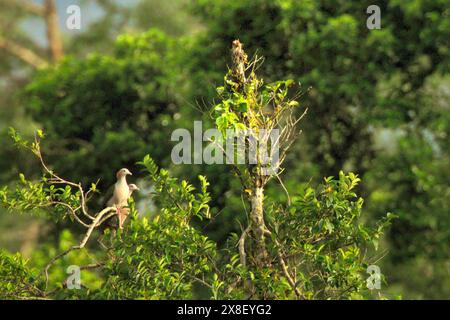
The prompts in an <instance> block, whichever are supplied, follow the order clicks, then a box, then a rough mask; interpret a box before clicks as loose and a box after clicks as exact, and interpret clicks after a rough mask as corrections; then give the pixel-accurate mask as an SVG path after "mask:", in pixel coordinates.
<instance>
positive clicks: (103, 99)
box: [24, 30, 176, 188]
mask: <svg viewBox="0 0 450 320" xmlns="http://www.w3.org/2000/svg"><path fill="white" fill-rule="evenodd" d="M175 51H176V47H175V44H174V43H173V41H171V40H170V39H169V38H167V37H166V36H165V35H164V34H162V33H161V32H158V31H155V30H152V31H149V32H147V33H145V34H143V35H141V36H136V37H134V36H122V37H120V38H119V39H118V40H117V43H116V44H115V51H114V54H113V55H98V54H96V55H91V56H89V57H88V58H86V59H81V60H78V59H74V58H70V57H68V58H66V59H65V60H64V61H63V62H62V63H61V64H60V65H57V66H55V67H52V68H48V69H45V70H42V71H41V72H39V73H38V74H37V75H36V76H35V77H34V80H33V82H32V83H30V84H29V85H28V87H27V89H26V91H25V93H24V97H25V99H26V102H25V104H26V105H27V107H28V111H29V112H30V113H31V115H32V116H33V118H34V119H35V120H36V121H39V122H40V123H41V124H42V125H43V126H44V127H45V128H46V132H47V133H48V135H49V137H50V138H49V139H48V148H47V149H46V150H44V153H47V152H48V154H49V157H50V159H51V162H52V163H53V164H54V166H55V168H56V169H57V171H59V172H60V173H61V174H62V175H65V176H67V177H68V178H69V179H74V178H76V177H80V176H81V177H84V176H89V177H91V179H92V180H96V179H98V178H102V181H101V184H100V187H101V188H106V187H107V186H109V185H111V184H112V182H113V181H112V180H110V179H111V178H109V177H110V176H111V175H110V174H109V172H106V171H105V170H104V167H102V166H101V165H98V164H101V163H106V162H107V163H109V166H110V167H111V168H117V169H118V168H121V167H123V166H128V167H130V168H134V163H135V162H136V161H137V159H141V158H142V157H144V155H145V154H146V153H148V152H151V153H152V154H153V155H154V157H155V158H156V159H158V160H159V161H160V160H161V159H162V158H164V156H163V155H164V153H163V148H161V147H160V144H159V143H158V141H160V140H162V139H165V138H166V134H165V133H167V132H169V131H168V130H170V123H171V121H172V120H173V119H172V115H173V114H174V112H175V111H176V109H175V105H174V102H173V98H172V96H173V95H171V94H170V92H171V88H172V86H173V85H174V84H173V83H171V82H170V80H168V77H170V74H172V73H174V72H176V68H174V67H173V65H172V64H171V62H170V61H171V58H170V56H171V54H172V53H173V52H175ZM55 93H56V94H55ZM51 150H58V152H57V154H54V153H52V152H51Z"/></svg>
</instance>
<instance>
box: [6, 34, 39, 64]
mask: <svg viewBox="0 0 450 320" xmlns="http://www.w3.org/2000/svg"><path fill="white" fill-rule="evenodd" d="M0 48H2V49H4V50H6V51H8V52H9V53H10V54H12V55H13V56H16V57H17V58H19V59H20V60H22V61H24V62H25V63H27V64H29V65H30V66H32V67H33V68H36V69H39V68H43V67H45V66H47V61H45V60H44V59H43V58H41V57H40V56H38V55H37V54H36V53H34V52H33V51H31V50H30V49H27V48H25V47H22V46H21V45H20V44H18V43H15V42H14V41H12V40H8V39H5V38H3V37H1V36H0Z"/></svg>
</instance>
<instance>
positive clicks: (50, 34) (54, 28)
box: [44, 0, 63, 62]
mask: <svg viewBox="0 0 450 320" xmlns="http://www.w3.org/2000/svg"><path fill="white" fill-rule="evenodd" d="M44 16H45V23H46V24H47V39H48V45H49V49H50V56H51V59H52V61H53V62H57V61H59V60H60V59H61V58H62V57H63V46H62V41H61V32H60V30H59V24H58V14H57V12H56V6H55V1H54V0H45V14H44Z"/></svg>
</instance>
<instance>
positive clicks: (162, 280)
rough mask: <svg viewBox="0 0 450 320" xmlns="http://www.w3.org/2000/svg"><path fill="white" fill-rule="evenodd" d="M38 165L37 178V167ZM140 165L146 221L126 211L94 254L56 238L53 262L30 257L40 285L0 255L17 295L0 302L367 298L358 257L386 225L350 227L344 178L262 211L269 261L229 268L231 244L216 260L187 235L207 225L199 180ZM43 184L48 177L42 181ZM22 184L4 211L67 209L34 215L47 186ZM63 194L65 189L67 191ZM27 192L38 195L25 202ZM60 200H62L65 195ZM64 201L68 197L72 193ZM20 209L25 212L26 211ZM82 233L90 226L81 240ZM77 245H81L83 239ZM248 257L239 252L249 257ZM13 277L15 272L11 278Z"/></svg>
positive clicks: (350, 200) (355, 213) (5, 292)
mask: <svg viewBox="0 0 450 320" xmlns="http://www.w3.org/2000/svg"><path fill="white" fill-rule="evenodd" d="M12 133H13V138H15V141H16V142H17V143H19V144H20V145H22V146H25V147H29V146H30V144H29V143H27V142H26V141H24V140H22V139H21V138H20V136H19V135H18V134H17V133H16V132H14V131H12ZM39 135H43V134H42V133H39ZM36 143H37V142H36V141H35V142H33V143H32V144H31V147H29V148H30V150H35V151H36V153H37V154H38V157H39V155H40V151H39V143H37V144H36ZM42 165H43V166H44V168H46V166H45V162H42ZM140 165H142V166H144V167H145V169H146V171H147V173H148V174H149V178H150V180H151V181H152V182H153V184H154V190H155V191H154V197H155V203H156V205H157V208H158V212H157V213H156V214H155V215H154V216H153V218H147V217H140V216H139V215H138V213H137V211H136V210H135V208H134V205H133V204H131V209H132V219H131V220H132V221H131V222H130V223H129V225H128V226H127V227H126V228H125V230H124V231H123V232H122V231H121V230H119V231H118V233H117V232H115V231H114V232H110V231H107V232H106V233H105V234H103V235H100V238H98V242H99V244H100V247H98V246H96V247H97V248H96V249H93V248H92V249H87V248H88V247H85V246H84V245H83V246H81V244H80V245H79V246H78V247H74V246H73V245H70V242H73V238H72V236H71V235H70V233H67V232H66V233H63V235H62V237H61V244H60V249H61V250H64V251H63V253H62V254H58V255H55V254H56V253H55V251H54V250H53V249H50V248H47V249H45V250H43V251H38V253H36V254H34V255H33V259H35V262H34V266H36V267H37V268H38V269H42V268H44V267H45V268H44V271H45V273H46V272H47V271H48V269H49V266H53V268H52V269H50V271H51V272H50V275H49V277H48V278H47V277H45V278H44V275H45V273H44V272H40V273H39V274H38V275H36V272H35V271H34V270H30V269H28V268H26V266H25V263H24V262H23V260H22V258H21V257H20V255H17V256H15V257H10V256H8V255H5V254H2V256H1V259H0V262H1V263H2V264H3V265H4V266H5V268H3V269H2V270H3V271H2V272H3V273H2V274H1V276H2V277H3V279H5V283H11V282H10V281H12V280H11V279H13V276H14V277H17V280H14V282H12V283H16V284H18V285H5V287H4V288H3V287H0V289H1V291H0V295H1V296H4V297H7V298H15V299H21V298H26V297H31V296H35V297H37V298H57V299H62V298H66V299H67V298H72V299H79V298H83V299H99V298H104V299H105V298H106V299H117V298H121V299H124V298H128V299H142V298H144V299H181V298H198V297H210V298H215V299H217V298H244V297H246V298H250V297H251V298H277V299H289V298H291V299H292V298H303V299H314V298H332V299H336V298H362V297H364V295H363V294H367V293H366V292H365V290H364V285H365V279H364V275H363V273H364V270H365V266H366V261H365V257H364V256H362V255H361V252H362V249H363V248H364V247H365V246H366V245H367V244H368V243H374V244H376V243H377V240H378V239H379V237H380V235H381V232H382V230H383V228H384V226H386V225H387V224H388V223H389V221H390V216H388V217H387V219H386V220H383V221H382V222H381V223H380V224H379V225H378V226H376V227H375V228H373V229H371V228H367V227H364V226H363V225H362V224H361V223H360V222H359V220H358V219H359V216H360V213H361V207H362V199H360V198H357V197H356V194H355V193H354V192H353V189H354V188H355V187H356V185H357V183H358V181H359V179H358V178H357V177H356V176H355V175H354V174H351V173H350V174H349V175H344V174H343V173H341V174H340V176H339V180H337V181H336V180H333V178H332V177H330V178H327V179H325V182H324V184H323V185H321V186H319V187H318V188H317V189H316V190H314V189H312V188H311V187H305V188H304V189H303V190H301V192H299V194H298V195H297V196H296V197H295V199H294V203H293V205H292V206H288V207H285V206H282V205H281V204H278V203H273V204H272V205H271V206H270V207H269V206H268V207H267V208H266V210H267V211H266V217H267V223H268V226H269V227H270V228H271V230H273V231H272V233H271V235H270V241H269V242H268V243H269V245H268V246H267V249H268V253H269V255H268V257H269V260H268V262H267V264H266V265H265V266H264V267H262V268H261V267H260V266H257V265H253V264H250V265H248V266H247V265H246V264H243V263H241V262H239V252H237V251H238V250H237V248H236V240H237V237H236V236H232V237H231V238H230V239H229V243H230V245H229V246H228V247H227V249H226V250H218V249H217V247H216V244H215V243H214V242H213V241H211V240H210V239H209V238H208V237H207V236H205V235H203V234H202V232H201V230H199V229H197V228H195V227H194V226H193V225H192V221H191V220H193V219H200V220H203V219H208V218H209V217H210V213H209V209H210V208H209V202H210V200H211V198H210V195H209V193H208V191H207V187H208V184H209V183H208V182H207V180H206V178H205V177H203V176H200V177H199V181H200V187H199V188H198V191H196V188H195V187H194V186H193V185H191V184H189V183H188V182H187V181H185V180H181V181H179V180H178V179H176V178H173V177H171V176H170V175H169V173H168V171H166V170H164V169H159V168H158V167H157V165H156V164H155V162H154V160H153V159H151V158H150V157H149V156H146V157H145V158H144V160H143V161H142V162H141V163H140ZM51 176H52V177H53V176H57V175H56V174H55V173H52V174H51ZM22 180H23V181H22V182H21V183H22V184H24V185H22V186H20V185H19V186H18V187H17V189H16V190H17V191H16V192H14V193H13V192H10V191H9V189H8V188H6V187H5V188H4V189H3V190H2V192H1V196H0V199H1V200H2V205H3V206H5V207H6V208H9V209H13V208H17V206H19V208H21V210H24V211H31V212H33V211H35V210H36V209H37V208H39V209H41V207H43V208H44V209H45V211H46V212H47V213H46V214H48V215H49V217H50V218H51V219H56V218H57V216H56V215H55V214H54V213H55V212H56V211H58V209H57V208H58V205H59V202H64V203H70V201H71V199H72V198H71V197H66V198H62V199H59V200H60V201H58V203H51V202H50V203H51V205H47V206H46V205H44V206H40V205H39V203H41V204H47V203H49V201H52V200H54V197H55V193H54V191H53V189H52V188H51V187H50V188H45V187H44V186H45V185H47V184H49V185H50V186H51V185H52V180H46V178H45V177H44V178H43V179H41V181H39V182H35V183H32V182H29V181H27V180H26V179H25V178H24V177H22ZM66 184H69V185H70V182H66ZM36 186H38V188H37V189H38V192H33V190H35V188H36ZM22 189H23V190H22ZM30 190H31V191H30ZM63 190H65V189H63ZM61 191H62V190H61ZM64 192H67V193H68V194H72V191H71V190H70V189H69V191H64ZM74 193H75V195H76V194H77V191H74ZM81 194H82V193H81ZM81 201H83V200H81ZM26 203H31V204H33V205H30V206H26V205H25V204H26ZM82 203H83V202H82ZM69 212H70V210H69ZM102 212H103V211H102ZM71 213H72V214H71V215H69V216H72V217H73V216H74V215H76V211H75V212H73V211H72V212H71ZM94 217H95V219H94V223H93V224H92V226H93V227H92V228H95V227H96V224H95V221H98V219H97V217H99V218H101V213H99V214H98V215H94ZM280 218H281V219H280ZM78 222H79V221H78ZM89 230H91V226H89V229H88V233H89V232H90V231H89ZM84 239H87V240H89V237H88V236H87V238H86V236H85V238H84ZM87 240H86V241H87ZM83 241H84V240H83ZM81 243H82V242H81ZM91 246H92V244H91ZM75 250H76V251H75ZM91 250H93V251H92V253H89V252H91ZM76 252H78V254H77V255H75V253H76ZM50 255H53V258H50ZM252 255H253V254H252V252H249V257H252ZM94 256H95V257H96V259H97V262H96V263H95V264H96V266H95V268H97V267H98V268H99V270H98V273H91V271H89V270H88V271H85V270H84V269H89V268H90V267H87V266H88V265H90V264H92V263H93V261H92V258H93V257H94ZM45 257H47V258H45ZM46 259H51V260H50V263H46V262H45V260H46ZM99 260H100V261H101V262H100V263H98V261H99ZM94 262H95V261H94ZM71 264H76V265H79V266H80V269H82V270H83V271H82V285H83V287H82V289H81V290H69V289H66V287H65V283H66V274H65V271H66V269H67V267H68V266H69V265H71ZM83 265H86V267H83ZM15 268H18V269H19V271H20V272H18V273H16V274H14V275H13V273H12V270H14V269H15ZM286 270H289V272H290V273H291V274H293V275H294V279H295V280H294V281H295V286H294V288H292V284H289V283H288V282H289V279H287V275H288V274H289V273H288V272H287V271H286ZM292 272H293V273H292ZM49 280H50V285H49V286H48V281H49ZM50 289H51V290H50ZM248 294H250V296H247V295H248Z"/></svg>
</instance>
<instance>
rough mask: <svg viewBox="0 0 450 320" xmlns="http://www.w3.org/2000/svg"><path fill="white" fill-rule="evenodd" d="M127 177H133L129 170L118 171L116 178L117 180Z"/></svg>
mask: <svg viewBox="0 0 450 320" xmlns="http://www.w3.org/2000/svg"><path fill="white" fill-rule="evenodd" d="M127 175H130V176H132V175H133V174H132V173H131V172H130V170H128V169H127V168H122V169H120V170H119V171H117V174H116V177H117V179H120V178H122V177H126V176H127Z"/></svg>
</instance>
